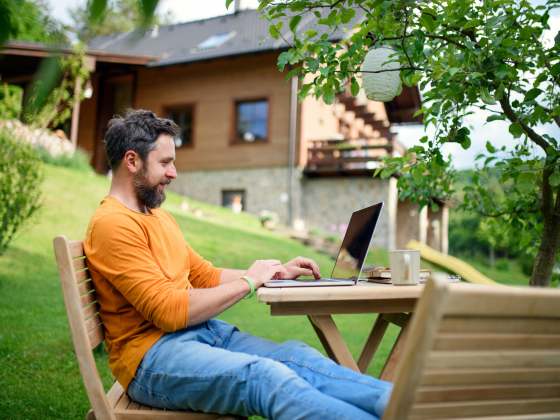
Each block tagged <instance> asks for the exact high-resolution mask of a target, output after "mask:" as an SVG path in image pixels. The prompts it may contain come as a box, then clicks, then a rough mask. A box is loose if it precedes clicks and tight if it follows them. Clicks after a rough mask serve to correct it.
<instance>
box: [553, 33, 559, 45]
mask: <svg viewBox="0 0 560 420" xmlns="http://www.w3.org/2000/svg"><path fill="white" fill-rule="evenodd" d="M554 43H555V44H556V46H557V47H560V31H558V33H557V34H556V36H555V37H554Z"/></svg>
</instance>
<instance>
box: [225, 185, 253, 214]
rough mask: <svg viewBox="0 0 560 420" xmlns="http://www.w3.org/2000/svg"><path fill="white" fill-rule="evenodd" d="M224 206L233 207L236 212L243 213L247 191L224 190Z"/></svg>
mask: <svg viewBox="0 0 560 420" xmlns="http://www.w3.org/2000/svg"><path fill="white" fill-rule="evenodd" d="M222 206H223V207H226V208H228V209H231V210H232V211H233V212H234V213H238V214H239V213H241V210H247V209H246V208H245V191H244V190H236V191H222Z"/></svg>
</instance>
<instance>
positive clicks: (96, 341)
mask: <svg viewBox="0 0 560 420" xmlns="http://www.w3.org/2000/svg"><path fill="white" fill-rule="evenodd" d="M88 338H89V346H90V348H91V350H93V349H94V348H96V347H97V346H98V345H100V344H101V343H102V342H103V340H105V334H104V332H103V325H98V326H97V327H96V328H94V329H93V330H91V331H90V332H88Z"/></svg>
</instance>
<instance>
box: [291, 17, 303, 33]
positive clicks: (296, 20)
mask: <svg viewBox="0 0 560 420" xmlns="http://www.w3.org/2000/svg"><path fill="white" fill-rule="evenodd" d="M300 22H301V16H294V17H293V18H291V19H290V31H292V32H293V33H294V34H295V33H296V31H297V27H298V25H299V23H300Z"/></svg>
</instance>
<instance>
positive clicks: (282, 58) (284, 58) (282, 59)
mask: <svg viewBox="0 0 560 420" xmlns="http://www.w3.org/2000/svg"><path fill="white" fill-rule="evenodd" d="M293 55H294V53H293V52H289V51H285V52H283V53H281V54H280V55H279V56H278V63H277V65H278V70H280V71H284V67H285V66H286V64H288V61H290V58H292V56H293Z"/></svg>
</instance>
